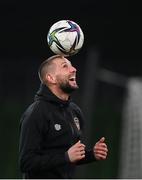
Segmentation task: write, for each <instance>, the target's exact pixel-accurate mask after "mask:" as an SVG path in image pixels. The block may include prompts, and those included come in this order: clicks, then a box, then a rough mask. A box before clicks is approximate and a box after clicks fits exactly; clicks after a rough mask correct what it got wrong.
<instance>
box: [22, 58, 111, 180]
mask: <svg viewBox="0 0 142 180" xmlns="http://www.w3.org/2000/svg"><path fill="white" fill-rule="evenodd" d="M38 73H39V78H40V81H41V86H40V89H39V91H38V92H37V93H36V96H35V101H34V102H33V103H32V104H31V105H30V106H29V107H28V108H27V110H26V111H25V113H24V114H23V116H22V118H21V131H20V168H21V171H22V173H23V177H24V178H28V179H59V178H60V179H69V178H73V177H74V176H73V175H74V170H75V166H76V165H80V164H85V163H89V162H93V161H96V160H101V159H106V157H107V152H108V149H107V145H106V143H105V142H104V141H105V138H104V137H102V138H101V139H100V140H99V141H98V142H97V143H96V144H95V145H94V147H92V149H91V150H87V148H86V146H85V144H83V141H82V133H83V132H82V130H83V128H84V122H83V114H82V112H81V110H80V108H79V107H78V106H77V105H76V104H75V103H73V102H72V100H71V98H70V94H71V93H72V92H73V91H74V90H76V89H78V85H77V82H76V68H75V67H73V66H72V64H71V62H70V61H69V60H68V59H66V58H65V57H63V56H59V55H55V56H52V57H50V58H49V59H47V60H45V61H44V62H43V63H42V64H41V65H40V67H39V72H38Z"/></svg>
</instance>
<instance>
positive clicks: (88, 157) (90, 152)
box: [72, 104, 97, 165]
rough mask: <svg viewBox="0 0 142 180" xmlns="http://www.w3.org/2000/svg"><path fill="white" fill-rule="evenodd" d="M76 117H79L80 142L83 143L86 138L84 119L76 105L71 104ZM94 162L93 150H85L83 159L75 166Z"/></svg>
mask: <svg viewBox="0 0 142 180" xmlns="http://www.w3.org/2000/svg"><path fill="white" fill-rule="evenodd" d="M72 105H73V107H74V109H75V111H76V113H77V115H78V117H79V120H80V128H81V136H80V140H81V141H82V142H83V143H84V142H86V138H85V136H84V134H85V128H84V126H85V125H84V124H85V118H84V114H83V112H82V111H81V109H80V108H79V107H78V106H77V105H76V104H72ZM94 161H97V160H96V159H95V157H94V154H93V149H86V150H85V158H84V159H82V160H80V161H78V162H77V163H76V164H77V165H81V164H87V163H91V162H94Z"/></svg>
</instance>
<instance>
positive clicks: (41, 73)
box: [38, 55, 63, 83]
mask: <svg viewBox="0 0 142 180" xmlns="http://www.w3.org/2000/svg"><path fill="white" fill-rule="evenodd" d="M62 57H63V56H61V55H54V56H51V57H49V58H48V59H46V60H45V61H43V62H42V63H41V64H40V66H39V69H38V76H39V79H40V81H41V82H42V83H43V81H44V72H45V67H49V66H50V65H51V64H52V62H53V61H54V60H55V59H56V58H62Z"/></svg>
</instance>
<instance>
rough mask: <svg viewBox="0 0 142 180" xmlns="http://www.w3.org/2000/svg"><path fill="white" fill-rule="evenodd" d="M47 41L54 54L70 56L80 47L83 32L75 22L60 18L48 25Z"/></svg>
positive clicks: (82, 40)
mask: <svg viewBox="0 0 142 180" xmlns="http://www.w3.org/2000/svg"><path fill="white" fill-rule="evenodd" d="M47 42H48V45H49V47H50V49H51V50H52V51H53V52H54V53H55V54H59V55H63V56H71V55H74V54H76V53H78V51H79V50H80V49H81V47H82V45H83V42H84V34H83V32H82V30H81V28H80V26H79V25H78V24H77V23H75V22H73V21H70V20H61V21H58V22H56V23H55V24H53V25H52V26H51V27H50V29H49V32H48V35H47Z"/></svg>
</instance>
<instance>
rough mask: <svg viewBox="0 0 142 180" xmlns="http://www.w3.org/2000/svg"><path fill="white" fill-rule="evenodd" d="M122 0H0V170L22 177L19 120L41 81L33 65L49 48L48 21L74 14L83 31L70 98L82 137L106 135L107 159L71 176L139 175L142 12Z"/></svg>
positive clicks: (8, 175)
mask: <svg viewBox="0 0 142 180" xmlns="http://www.w3.org/2000/svg"><path fill="white" fill-rule="evenodd" d="M140 7H141V6H140V5H139V4H138V3H136V2H135V3H134V2H132V3H131V2H130V1H123V2H120V1H119V2H116V1H115V2H114V1H110V0H108V1H105V0H104V1H103V0H92V1H91V0H87V1H81V0H78V1H65V0H63V1H44V2H42V1H40V2H35V1H33V0H31V1H29V2H26V1H22V2H20V1H16V0H12V1H10V0H5V1H4V0H1V1H0V20H1V21H0V84H1V85H0V102H1V103H0V152H1V153H0V162H1V163H0V178H21V174H20V170H19V167H18V150H19V149H18V145H19V121H20V117H21V115H22V113H23V112H24V110H25V109H26V108H27V106H28V105H29V104H30V103H32V102H33V98H34V95H35V93H36V91H37V90H38V88H39V84H40V82H39V79H38V76H37V69H38V66H39V65H40V63H41V62H42V61H43V60H45V59H46V58H48V57H49V56H50V55H53V53H52V52H51V51H50V50H49V48H48V46H47V42H46V36H47V32H48V30H49V28H50V26H51V25H52V24H53V23H55V22H57V21H59V20H63V19H70V20H73V21H75V22H77V23H78V24H79V25H80V26H81V28H82V30H83V32H84V36H85V41H84V46H83V48H82V50H81V51H80V52H79V53H78V54H76V55H74V56H72V57H70V58H69V59H70V60H71V62H72V64H73V65H74V66H75V67H76V68H77V70H78V74H77V80H78V84H79V86H80V89H79V90H78V91H76V92H75V93H74V94H73V99H74V100H75V102H76V103H77V104H78V105H79V106H80V107H81V108H82V110H83V112H84V115H85V117H86V141H87V144H88V146H90V147H91V146H92V145H93V144H94V143H95V142H96V141H97V140H98V139H99V138H100V137H102V136H105V138H106V143H107V145H108V148H109V154H108V158H107V159H106V160H105V161H101V162H98V163H92V164H88V165H83V166H80V167H78V168H77V172H76V178H136V179H137V178H142V171H141V169H142V55H141V48H142V43H141V42H142V33H141V32H142V28H141V27H142V26H141V23H142V17H141V14H140V12H141V9H140Z"/></svg>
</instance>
